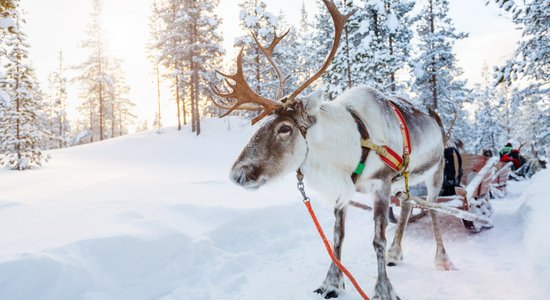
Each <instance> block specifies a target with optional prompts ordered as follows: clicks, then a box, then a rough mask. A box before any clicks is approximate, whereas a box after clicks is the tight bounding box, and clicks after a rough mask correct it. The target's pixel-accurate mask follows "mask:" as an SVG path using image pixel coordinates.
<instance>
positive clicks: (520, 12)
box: [488, 0, 550, 154]
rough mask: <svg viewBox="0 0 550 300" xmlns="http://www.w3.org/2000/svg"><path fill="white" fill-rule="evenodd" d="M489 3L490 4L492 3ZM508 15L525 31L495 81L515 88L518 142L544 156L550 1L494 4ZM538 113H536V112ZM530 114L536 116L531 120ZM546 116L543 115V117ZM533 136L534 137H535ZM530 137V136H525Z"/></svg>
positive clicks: (549, 138)
mask: <svg viewBox="0 0 550 300" xmlns="http://www.w3.org/2000/svg"><path fill="white" fill-rule="evenodd" d="M488 2H489V1H488ZM491 2H495V3H496V4H497V5H498V6H499V7H501V8H502V9H504V10H505V11H507V12H508V13H509V14H510V16H511V19H512V22H514V24H516V25H517V27H516V28H518V29H519V30H521V34H522V37H521V39H520V40H519V42H518V44H517V48H516V50H515V52H514V54H513V55H512V57H511V58H510V59H509V60H508V61H507V63H506V64H505V65H504V66H499V67H495V79H496V83H499V84H508V85H509V84H514V87H515V89H516V92H515V93H514V94H513V95H512V96H513V97H514V98H515V99H517V103H518V111H519V112H521V113H520V114H518V115H517V116H516V118H517V119H516V121H517V123H518V124H521V125H520V126H519V128H520V130H518V131H517V132H516V133H515V134H516V135H519V136H516V139H518V140H523V139H524V138H526V137H527V136H528V137H529V139H527V140H526V141H527V142H528V143H529V144H530V147H529V146H528V147H526V148H527V150H529V151H531V152H533V153H534V154H535V153H537V154H540V153H541V152H546V151H549V150H550V135H549V134H548V130H543V131H545V132H540V131H538V130H534V128H546V129H547V128H548V123H549V121H550V117H548V105H549V104H548V103H549V102H550V97H549V96H548V95H549V94H550V37H549V34H548V32H549V30H550V21H549V20H550V5H549V2H548V0H527V1H523V2H518V1H512V0H493V1H491ZM533 109H534V110H533ZM528 112H532V113H533V115H532V116H530V115H529V114H528ZM541 112H542V113H546V115H544V114H540V113H541ZM535 132H536V134H534V135H532V134H531V133H535ZM525 134H527V135H525Z"/></svg>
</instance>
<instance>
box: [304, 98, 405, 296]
mask: <svg viewBox="0 0 550 300" xmlns="http://www.w3.org/2000/svg"><path fill="white" fill-rule="evenodd" d="M389 103H390V106H391V108H392V109H393V111H394V113H395V115H396V117H397V121H398V122H399V127H400V129H401V135H402V136H403V156H402V157H401V156H399V155H398V154H397V153H395V151H393V150H392V149H391V148H390V147H388V146H386V145H383V146H379V145H376V144H375V143H373V142H372V141H371V140H370V136H369V132H368V130H367V127H365V124H364V123H363V121H362V120H361V118H360V117H359V116H358V115H357V113H356V112H355V111H354V110H353V109H351V108H350V107H348V108H346V109H347V111H348V112H349V113H350V114H351V116H352V117H353V119H354V120H355V123H357V129H358V130H359V133H360V134H361V160H360V161H359V164H358V165H357V168H355V171H354V172H353V174H351V180H352V181H353V183H354V184H355V183H356V182H357V179H358V178H359V176H360V175H361V174H362V173H363V170H364V169H365V161H366V160H367V156H368V155H369V152H370V150H373V151H375V152H376V154H377V155H378V157H380V159H382V161H384V163H386V165H387V166H389V167H390V168H391V169H392V170H394V171H396V172H398V173H397V175H396V176H395V177H394V179H395V178H396V177H398V176H401V175H403V176H404V178H405V193H406V197H407V199H409V198H410V195H409V171H408V170H407V167H408V166H409V157H410V154H411V139H410V137H409V129H408V127H407V124H406V123H405V119H404V118H403V115H402V114H401V112H400V111H399V109H398V108H397V106H395V104H394V103H393V102H389ZM298 128H300V132H301V134H302V135H303V136H304V138H305V136H306V132H307V128H301V127H298ZM296 178H297V179H298V185H297V187H298V190H299V191H300V193H302V196H303V198H304V199H303V201H304V204H305V206H306V208H307V210H308V212H309V214H310V216H311V219H312V220H313V223H314V224H315V227H316V228H317V231H318V232H319V235H320V237H321V240H322V241H323V244H324V245H325V248H326V250H327V252H328V254H329V256H330V258H331V260H332V262H333V263H334V264H335V265H336V266H337V267H338V269H339V270H340V271H342V273H344V274H345V275H346V276H347V277H348V278H349V280H350V281H351V283H352V284H353V286H354V287H355V289H356V290H357V292H358V293H359V294H360V295H361V297H362V298H363V299H365V300H369V297H368V296H367V295H366V294H365V292H364V291H363V290H362V289H361V287H360V286H359V284H358V283H357V281H356V280H355V278H354V277H353V275H352V274H351V273H350V272H349V271H348V270H347V269H346V267H344V265H342V263H341V262H340V260H339V259H338V258H337V257H336V255H335V254H334V251H333V249H332V245H330V242H329V241H328V240H327V238H326V236H325V233H324V232H323V228H322V227H321V225H320V224H319V221H318V220H317V217H316V216H315V212H314V211H313V208H312V207H311V202H310V199H309V197H308V196H307V195H306V192H305V190H304V182H303V180H304V174H302V171H301V170H300V169H298V170H297V171H296Z"/></svg>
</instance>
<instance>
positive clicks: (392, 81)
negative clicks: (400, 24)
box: [386, 1, 396, 92]
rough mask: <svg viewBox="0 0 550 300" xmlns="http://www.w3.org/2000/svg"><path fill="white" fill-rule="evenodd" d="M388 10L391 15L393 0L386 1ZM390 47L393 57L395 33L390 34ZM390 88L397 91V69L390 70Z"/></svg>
mask: <svg viewBox="0 0 550 300" xmlns="http://www.w3.org/2000/svg"><path fill="white" fill-rule="evenodd" d="M386 12H387V14H388V15H389V14H390V13H391V2H390V1H386ZM388 48H389V49H390V57H393V34H392V33H389V34H388ZM390 89H391V91H392V92H395V90H396V86H395V71H394V70H390Z"/></svg>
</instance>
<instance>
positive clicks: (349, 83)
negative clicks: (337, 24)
mask: <svg viewBox="0 0 550 300" xmlns="http://www.w3.org/2000/svg"><path fill="white" fill-rule="evenodd" d="M344 30H345V33H346V62H347V65H348V88H351V86H352V82H351V59H350V57H349V32H348V27H347V26H344Z"/></svg>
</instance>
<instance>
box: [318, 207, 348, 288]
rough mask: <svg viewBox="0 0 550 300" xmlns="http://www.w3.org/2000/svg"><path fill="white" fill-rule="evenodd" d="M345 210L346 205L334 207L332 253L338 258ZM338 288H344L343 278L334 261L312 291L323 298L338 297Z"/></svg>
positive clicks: (340, 250)
mask: <svg viewBox="0 0 550 300" xmlns="http://www.w3.org/2000/svg"><path fill="white" fill-rule="evenodd" d="M346 212H347V206H343V207H340V208H338V207H337V208H334V217H335V222H334V255H335V256H336V258H338V260H340V258H341V254H342V244H343V242H344V236H345V226H346ZM339 289H344V278H343V276H342V271H340V269H338V267H337V266H336V265H335V264H334V263H331V264H330V267H329V269H328V272H327V276H326V277H325V280H324V281H323V284H322V285H321V287H319V288H318V289H316V290H315V291H314V292H315V293H318V294H321V295H323V296H324V297H325V299H330V298H336V297H338V290H339Z"/></svg>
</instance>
